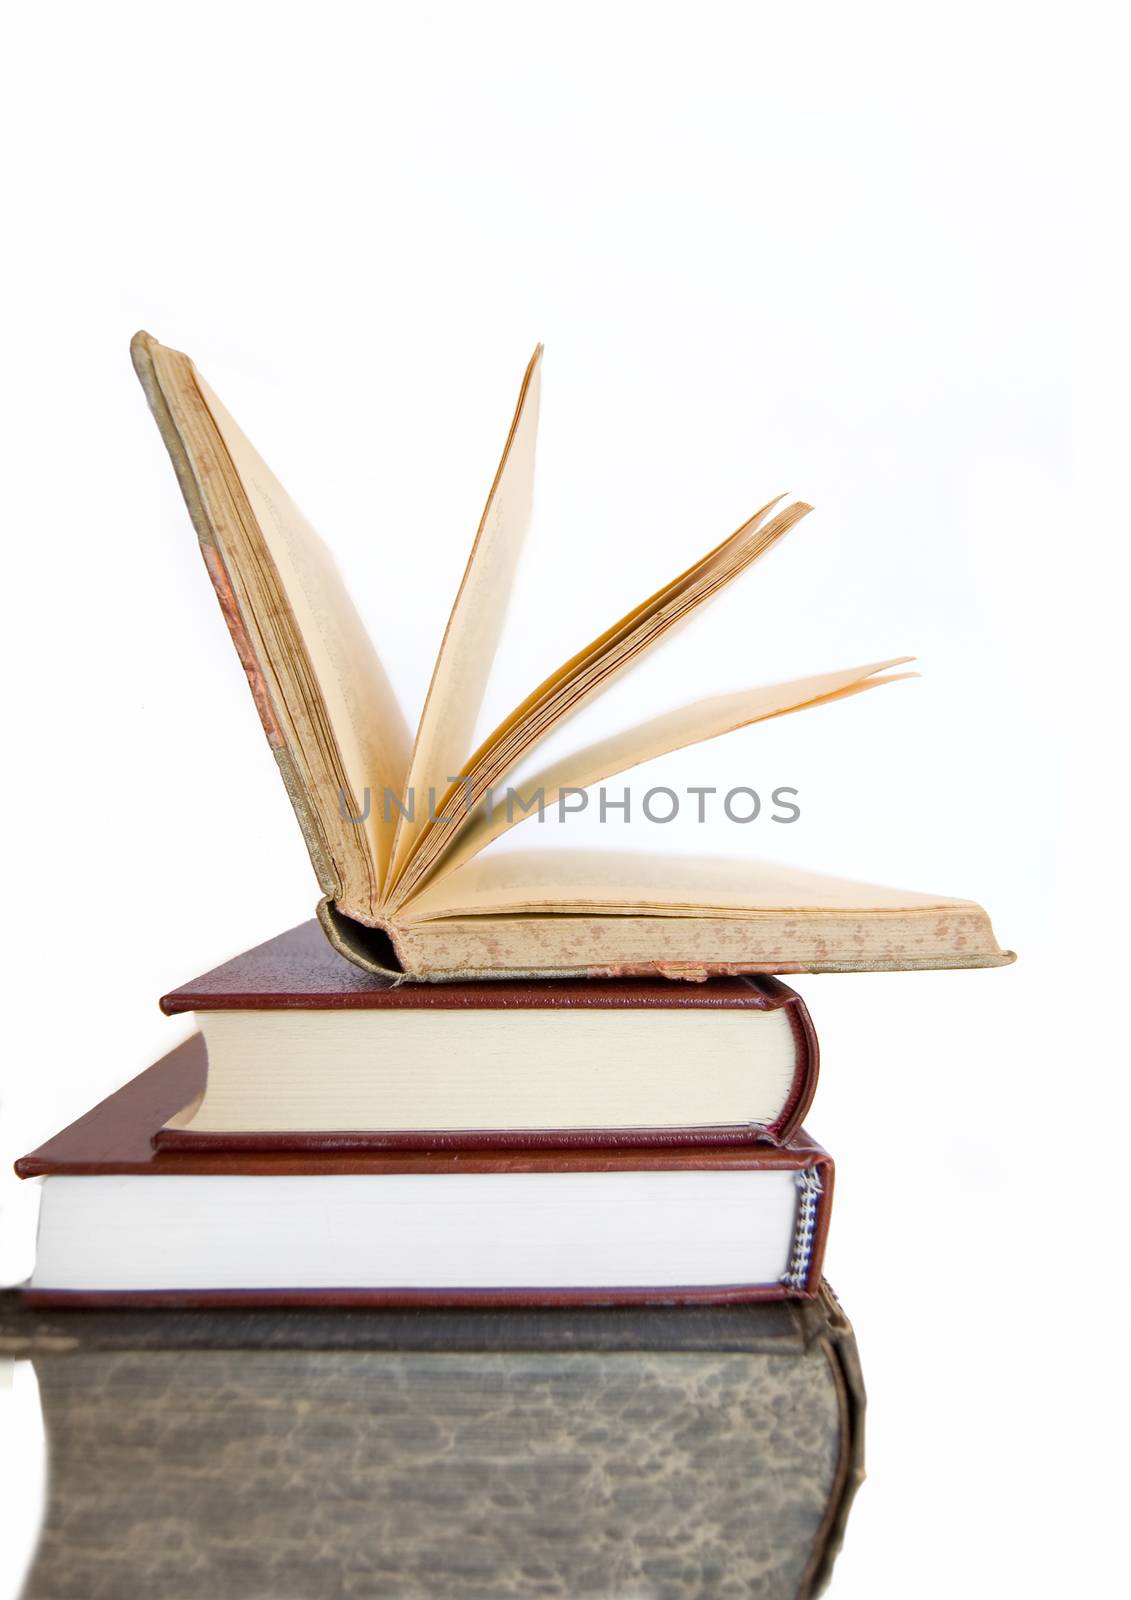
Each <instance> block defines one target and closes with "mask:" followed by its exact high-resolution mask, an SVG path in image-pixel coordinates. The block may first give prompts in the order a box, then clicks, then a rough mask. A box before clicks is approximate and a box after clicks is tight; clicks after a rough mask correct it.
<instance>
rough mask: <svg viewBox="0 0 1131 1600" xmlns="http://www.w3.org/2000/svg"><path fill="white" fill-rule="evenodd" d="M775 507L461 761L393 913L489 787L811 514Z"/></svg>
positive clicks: (417, 847)
mask: <svg viewBox="0 0 1131 1600" xmlns="http://www.w3.org/2000/svg"><path fill="white" fill-rule="evenodd" d="M777 503H778V502H777V501H772V502H771V503H770V504H769V505H767V506H764V507H763V508H762V510H761V511H759V512H757V513H756V514H755V515H754V516H753V517H751V518H750V519H749V521H747V522H745V523H743V525H742V526H741V527H740V528H739V529H737V531H736V532H735V533H733V534H731V536H730V537H729V538H728V539H724V540H723V542H722V544H720V545H718V546H716V547H715V549H713V550H711V551H709V552H708V553H707V555H705V556H704V557H703V558H702V559H701V560H700V561H697V562H696V563H695V565H694V566H692V567H689V568H688V569H687V571H686V572H682V573H680V575H679V576H678V577H677V578H674V579H673V580H672V581H671V582H670V583H668V584H665V586H664V587H663V588H662V589H660V590H658V591H657V592H656V593H655V594H653V595H651V596H649V598H648V599H647V600H645V601H644V602H643V603H642V604H641V605H639V606H637V607H636V608H635V609H634V610H632V611H630V612H629V613H628V615H627V616H625V617H622V618H621V619H620V621H619V622H617V623H615V624H614V625H613V627H611V628H609V629H607V630H606V631H605V632H604V633H603V634H601V635H600V636H599V637H598V638H597V639H594V640H593V641H592V643H591V644H589V645H587V646H586V647H585V648H584V649H583V650H581V651H579V652H578V653H577V654H576V655H575V656H572V657H571V658H570V659H569V660H568V661H567V662H565V663H564V664H563V665H562V666H561V667H559V668H558V670H557V671H556V672H554V673H551V675H550V676H549V677H548V678H547V679H546V680H545V681H544V682H543V683H542V684H540V685H539V686H538V688H537V689H535V690H534V691H533V693H532V694H530V695H528V696H527V698H526V699H525V700H524V701H523V702H522V704H521V705H519V706H518V707H516V709H515V710H514V711H513V712H512V713H511V714H510V716H509V717H507V718H506V719H504V721H503V722H502V723H501V724H500V725H499V727H498V728H496V729H495V731H494V732H493V733H492V734H491V735H490V736H489V737H488V738H487V739H486V740H485V741H484V742H483V744H482V745H480V747H479V749H478V750H477V751H476V752H475V753H474V754H473V755H472V756H471V757H470V759H469V760H468V761H467V762H466V764H465V765H464V768H463V772H462V774H461V779H462V781H461V782H460V783H458V784H454V785H453V786H452V787H451V789H450V790H449V791H448V792H447V793H446V794H445V796H444V799H443V801H442V802H441V804H440V805H439V806H438V807H437V808H436V814H434V815H433V816H432V817H430V818H429V819H428V821H427V822H425V823H423V824H421V825H420V826H419V827H418V828H417V830H416V835H415V844H414V848H413V851H412V854H411V855H410V856H409V857H408V859H407V861H405V862H403V863H402V865H401V867H400V870H399V873H395V874H394V875H393V878H392V880H391V882H390V885H389V888H388V890H387V892H386V901H387V904H388V906H389V908H390V910H391V911H392V912H393V913H394V914H395V912H396V910H397V908H398V907H399V906H401V905H403V904H404V902H405V901H406V900H407V899H408V898H409V897H410V896H411V895H412V894H413V893H414V892H415V890H416V889H417V888H418V887H419V886H420V885H421V884H422V883H423V882H424V880H425V879H426V877H427V876H428V875H429V873H431V872H432V871H433V870H438V871H441V872H442V871H443V865H444V855H445V853H446V852H447V850H448V849H450V848H451V846H452V844H453V842H454V841H455V839H456V838H457V837H458V836H459V835H460V833H462V832H463V830H464V829H466V828H467V827H468V826H469V825H471V824H472V822H473V819H474V813H475V811H476V809H477V808H478V807H479V806H480V804H481V802H482V801H483V800H484V798H485V796H486V794H487V791H488V790H489V789H491V788H492V787H494V786H495V785H497V784H498V783H499V782H500V781H501V780H502V779H504V778H505V777H506V775H507V774H508V773H510V772H512V771H514V769H515V768H516V767H517V766H518V764H519V762H520V761H522V760H523V758H524V757H525V756H527V755H528V754H529V753H530V752H531V751H532V750H533V749H534V748H535V747H536V746H537V745H538V744H540V743H541V742H542V741H543V740H544V739H546V738H547V737H548V736H549V735H550V734H551V733H552V732H554V730H555V729H557V728H558V727H560V726H561V724H562V723H563V722H564V721H565V720H566V718H568V717H570V716H572V715H573V714H574V713H575V712H576V711H578V710H579V709H580V708H581V706H582V705H584V704H585V703H586V702H587V701H589V700H591V699H593V698H594V696H596V695H598V694H599V693H600V692H601V691H602V690H603V689H604V688H606V687H607V686H608V685H609V684H610V683H611V682H612V680H613V679H614V678H615V677H616V676H617V675H618V674H619V673H621V672H624V671H625V670H626V669H627V668H628V667H630V666H631V665H633V663H634V662H636V661H637V660H639V658H640V657H641V656H642V655H643V654H644V652H645V651H647V650H650V649H652V648H653V647H654V646H655V645H656V644H658V643H659V641H660V640H661V639H662V638H663V637H664V636H665V634H667V633H668V632H669V631H670V630H671V629H672V628H674V627H675V626H676V625H677V624H678V623H680V622H683V621H684V620H685V619H686V618H687V617H689V616H690V615H691V613H692V612H693V611H694V610H695V609H696V608H697V607H699V606H701V605H703V604H704V603H705V602H706V601H708V600H709V599H710V598H711V597H712V596H713V595H714V594H716V593H717V592H718V591H719V590H720V589H721V588H723V587H724V586H725V585H726V584H728V583H730V582H731V581H732V580H733V579H734V578H736V577H737V576H738V574H739V573H740V572H743V571H745V570H746V568H747V567H749V566H750V565H751V564H752V563H753V562H755V561H757V560H758V558H759V557H760V556H762V555H764V554H765V553H766V551H767V550H769V549H771V548H772V546H773V545H774V544H776V543H777V541H778V540H779V539H781V538H782V537H783V536H784V535H785V534H786V533H788V531H789V530H790V528H792V527H794V526H795V524H796V523H798V522H799V521H800V520H801V518H802V517H803V516H805V515H806V513H807V512H808V511H809V510H810V509H811V508H810V507H809V506H807V505H804V504H802V503H801V502H797V503H796V504H794V505H791V506H787V507H786V508H785V509H784V510H783V511H779V512H778V513H777V514H776V515H775V516H772V517H771V516H770V513H771V512H772V511H773V510H774V507H775V506H776V505H777ZM767 519H768V520H767ZM657 753H658V752H657Z"/></svg>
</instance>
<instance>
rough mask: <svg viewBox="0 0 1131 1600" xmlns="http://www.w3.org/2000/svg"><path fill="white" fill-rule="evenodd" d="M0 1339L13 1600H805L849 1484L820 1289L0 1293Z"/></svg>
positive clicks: (836, 1340)
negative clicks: (725, 1301)
mask: <svg viewBox="0 0 1131 1600" xmlns="http://www.w3.org/2000/svg"><path fill="white" fill-rule="evenodd" d="M0 1340H2V1342H3V1348H4V1349H5V1350H6V1351H8V1352H9V1353H11V1354H14V1355H15V1356H16V1357H17V1359H25V1360H31V1361H33V1362H34V1364H35V1371H36V1376H37V1378H38V1384H39V1393H40V1396H41V1400H42V1405H43V1413H44V1425H45V1430H46V1434H47V1448H48V1452H49V1456H50V1461H51V1471H50V1475H49V1480H48V1494H47V1504H46V1508H45V1515H44V1522H43V1528H42V1535H41V1538H40V1542H39V1547H38V1550H37V1551H36V1554H35V1559H34V1562H33V1565H32V1568H31V1572H30V1574H29V1577H28V1582H27V1586H26V1588H25V1589H24V1590H23V1595H24V1600H63V1597H66V1596H74V1597H76V1600H78V1597H83V1600H88V1597H90V1596H93V1595H106V1596H115V1597H117V1596H122V1597H126V1596H138V1595H144V1596H146V1600H217V1597H219V1596H226V1595H245V1596H248V1597H249V1600H251V1597H266V1596H270V1597H271V1600H340V1597H341V1596H344V1595H356V1596H358V1597H361V1596H372V1597H377V1596H385V1597H389V1600H408V1597H412V1600H500V1597H502V1596H516V1597H517V1596H520V1595H527V1596H533V1595H545V1596H548V1597H549V1596H592V1597H597V1596H600V1597H601V1600H641V1597H643V1596H663V1597H664V1600H702V1597H703V1596H706V1595H716V1596H719V1597H722V1596H726V1595H732V1594H733V1595H758V1596H760V1597H762V1600H799V1597H800V1600H805V1597H809V1596H812V1595H814V1594H816V1593H817V1592H818V1591H819V1590H820V1589H821V1588H822V1587H823V1586H824V1584H825V1582H826V1581H827V1579H828V1576H829V1572H830V1569H831V1567H832V1564H833V1560H834V1557H835V1555H836V1552H837V1550H838V1548H839V1546H840V1543H841V1538H842V1535H843V1532H844V1528H845V1522H846V1519H847V1516H848V1511H849V1507H850V1504H851V1501H852V1497H853V1495H854V1493H855V1491H856V1488H857V1486H858V1484H859V1483H860V1480H861V1479H862V1477H863V1442H864V1438H863V1436H864V1390H863V1385H862V1382H861V1374H860V1364H859V1360H858V1357H857V1353H856V1344H855V1340H854V1338H853V1335H852V1329H851V1327H850V1326H849V1323H848V1321H847V1319H846V1317H845V1316H844V1313H843V1312H842V1311H841V1309H840V1307H839V1306H838V1305H837V1303H836V1301H835V1300H834V1299H833V1298H832V1296H831V1294H830V1293H829V1291H828V1289H827V1287H824V1286H822V1289H821V1293H820V1294H819V1296H818V1297H817V1298H815V1299H814V1300H810V1301H796V1300H795V1301H785V1302H778V1303H777V1304H773V1305H730V1306H693V1307H687V1308H683V1309H679V1310H670V1309H667V1308H663V1307H640V1306H637V1307H631V1306H628V1307H610V1308H605V1309H590V1308H576V1307H575V1308H573V1309H569V1310H554V1311H547V1310H525V1309H510V1310H494V1311H467V1310H464V1311H447V1310H441V1311H430V1312H419V1311H415V1312H414V1311H396V1310H372V1309H371V1310H358V1311H352V1312H349V1313H345V1314H343V1313H342V1312H335V1311H322V1310H317V1309H306V1310H278V1309H273V1308H256V1309H252V1310H225V1309H213V1310H209V1311H187V1312H180V1311H176V1310H162V1311H144V1312H142V1311H131V1310H120V1309H119V1310H109V1311H62V1310H56V1309H50V1310H42V1309H34V1310H33V1309H31V1308H29V1307H27V1306H26V1305H23V1304H21V1303H20V1302H19V1301H18V1300H17V1299H16V1297H15V1296H12V1295H0ZM249 1530H254V1534H255V1537H254V1538H249V1536H248V1535H249Z"/></svg>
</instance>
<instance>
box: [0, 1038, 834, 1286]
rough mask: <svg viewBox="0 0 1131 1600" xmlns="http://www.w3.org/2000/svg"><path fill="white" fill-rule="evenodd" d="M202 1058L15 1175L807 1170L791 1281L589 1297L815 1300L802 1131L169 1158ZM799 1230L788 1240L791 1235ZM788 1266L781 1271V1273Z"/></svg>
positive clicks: (29, 1160) (819, 1250) (809, 1150)
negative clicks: (492, 1148)
mask: <svg viewBox="0 0 1131 1600" xmlns="http://www.w3.org/2000/svg"><path fill="white" fill-rule="evenodd" d="M205 1070H206V1062H205V1055H204V1048H203V1041H202V1040H201V1038H200V1036H199V1035H194V1036H193V1037H192V1038H191V1039H188V1040H186V1041H185V1043H184V1044H182V1045H180V1046H178V1048H177V1049H176V1050H174V1051H172V1052H171V1053H170V1054H169V1055H167V1056H165V1057H164V1058H163V1059H162V1060H161V1061H158V1062H156V1063H155V1065H153V1066H152V1067H149V1068H148V1069H147V1070H146V1071H145V1072H143V1073H141V1074H140V1076H138V1077H136V1078H134V1079H132V1080H131V1081H130V1082H129V1083H127V1084H126V1085H125V1086H124V1087H123V1088H121V1089H119V1090H117V1092H116V1093H114V1094H112V1095H110V1096H109V1097H108V1098H107V1099H105V1100H103V1101H102V1102H101V1103H100V1104H99V1105H97V1106H95V1107H94V1109H93V1110H91V1111H88V1112H87V1113H86V1115H85V1116H82V1117H80V1118H79V1119H78V1121H77V1122H73V1123H72V1124H71V1125H70V1126H69V1127H68V1128H64V1129H63V1131H62V1132H61V1133H57V1134H56V1135H55V1136H54V1138H52V1139H48V1140H47V1141H46V1143H45V1144H42V1145H40V1147H39V1148H38V1149H37V1150H33V1151H31V1152H30V1153H29V1154H28V1155H26V1156H23V1157H21V1159H20V1160H19V1161H17V1162H16V1163H15V1170H16V1172H17V1174H18V1175H19V1176H20V1177H21V1178H38V1177H44V1178H51V1177H55V1176H67V1177H80V1176H89V1177H94V1176H110V1175H114V1176H124V1175H138V1176H147V1177H155V1176H158V1175H161V1174H168V1175H176V1176H188V1175H194V1176H209V1175H214V1176H219V1175H240V1176H248V1177H257V1176H258V1177H277V1176H284V1175H287V1176H291V1175H307V1176H319V1175H321V1176H325V1175H327V1174H334V1175H336V1176H344V1175H351V1174H357V1175H364V1174H377V1173H380V1174H399V1173H406V1174H407V1173H414V1174H415V1173H421V1174H429V1175H440V1174H444V1173H455V1172H460V1173H495V1172H547V1173H550V1172H625V1171H668V1172H670V1171H689V1170H701V1171H716V1170H730V1171H736V1170H743V1169H750V1170H769V1169H776V1170H783V1169H784V1170H788V1171H794V1172H812V1173H813V1174H814V1175H815V1177H817V1179H818V1180H819V1186H820V1192H819V1196H818V1197H817V1199H816V1202H815V1204H814V1206H813V1210H812V1213H811V1221H810V1223H809V1225H808V1227H807V1228H806V1229H805V1238H804V1251H803V1255H804V1261H803V1263H801V1265H800V1266H798V1269H797V1270H796V1271H794V1272H793V1273H792V1277H791V1280H790V1281H788V1282H782V1283H778V1284H772V1285H754V1286H752V1285H725V1286H722V1287H719V1288H714V1287H707V1288H695V1289H692V1290H687V1291H684V1290H681V1289H679V1288H676V1289H667V1288H663V1289H636V1288H633V1289H614V1290H607V1291H606V1290H603V1291H601V1293H600V1296H599V1299H600V1303H607V1304H615V1303H619V1302H639V1303H653V1302H662V1303H669V1304H670V1303H683V1302H686V1303H711V1302H727V1301H731V1300H751V1299H779V1298H784V1297H787V1296H793V1295H796V1296H802V1297H805V1296H809V1297H811V1296H812V1295H814V1294H816V1292H817V1289H818V1287H819V1284H820V1279H821V1265H822V1261H823V1258H824V1247H825V1239H826V1236H827V1233H828V1224H829V1213H830V1209H831V1205H832V1190H833V1176H834V1173H833V1163H832V1160H831V1158H830V1157H829V1155H828V1154H827V1152H826V1151H824V1150H823V1149H822V1148H821V1146H820V1145H818V1144H817V1143H815V1142H814V1141H813V1140H812V1139H811V1138H810V1137H809V1136H808V1134H807V1133H806V1132H805V1131H804V1129H802V1130H801V1131H800V1132H799V1133H798V1134H797V1135H796V1136H795V1137H794V1138H793V1139H792V1140H791V1141H790V1143H789V1144H787V1145H768V1144H753V1143H750V1144H747V1145H745V1146H735V1145H721V1146H719V1145H714V1146H686V1147H683V1148H674V1149H673V1148H664V1149H655V1150H639V1149H630V1150H614V1149H577V1150H567V1151H546V1150H526V1151H515V1150H512V1151H497V1152H486V1151H483V1152H479V1153H477V1154H464V1153H460V1152H453V1151H438V1152H432V1153H420V1152H416V1151H369V1152H363V1151H356V1152H342V1153H339V1154H333V1155H331V1154H326V1153H324V1152H323V1153H320V1152H316V1151H315V1152H312V1151H303V1150H294V1151H276V1152H267V1151H254V1150H252V1151H242V1152H235V1151H225V1150H202V1151H196V1150H192V1151H188V1150H186V1151H180V1150H178V1151H168V1150H160V1149H158V1148H157V1147H156V1146H155V1144H154V1139H153V1135H154V1133H155V1132H156V1130H157V1129H158V1128H159V1127H161V1125H162V1124H163V1123H164V1122H166V1121H167V1120H168V1119H169V1118H170V1117H171V1116H173V1115H174V1114H175V1113H176V1112H177V1111H179V1110H180V1109H182V1108H183V1107H184V1106H185V1105H187V1104H189V1103H190V1102H191V1101H192V1100H193V1099H195V1097H196V1096H197V1095H198V1094H199V1093H200V1092H201V1089H202V1087H203V1083H204V1074H205ZM800 1232H801V1230H800V1227H799V1236H800ZM791 1271H792V1269H791ZM26 1293H27V1295H28V1297H29V1299H30V1300H31V1301H32V1302H34V1303H36V1304H43V1305H67V1304H73V1305H79V1304H106V1303H117V1302H122V1303H130V1304H155V1305H159V1304H168V1303H177V1304H186V1305H187V1304H204V1305H208V1304H229V1305H231V1304H244V1303H247V1304H254V1303H269V1304H311V1305H318V1304H402V1305H421V1306H423V1305H452V1304H469V1305H476V1304H481V1305H490V1304H537V1305H567V1304H583V1303H593V1302H594V1295H593V1292H592V1291H589V1290H576V1289H557V1288H548V1289H544V1290H513V1289H504V1290H498V1291H495V1290H479V1289H475V1290H467V1291H462V1290H457V1291H451V1290H447V1289H444V1290H431V1289H421V1290H385V1289H343V1290H340V1291H336V1290H325V1289H316V1290H307V1289H283V1290H278V1291H273V1290H246V1291H245V1290H226V1289H225V1290H192V1291H185V1292H182V1291H179V1290H156V1291H148V1290H135V1291H117V1290H113V1291H103V1290H98V1291H90V1292H85V1291H69V1290H53V1289H44V1290H27V1291H26Z"/></svg>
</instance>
